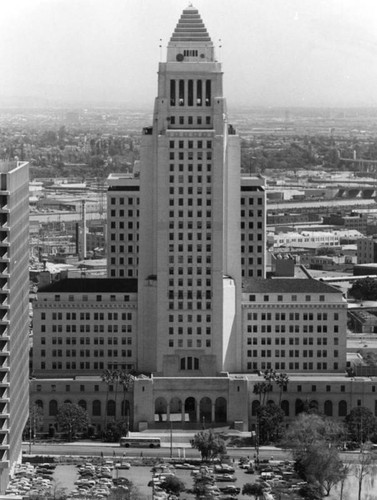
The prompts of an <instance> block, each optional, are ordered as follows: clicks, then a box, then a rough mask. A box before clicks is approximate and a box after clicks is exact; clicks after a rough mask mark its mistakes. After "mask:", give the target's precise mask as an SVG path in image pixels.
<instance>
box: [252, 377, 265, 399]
mask: <svg viewBox="0 0 377 500" xmlns="http://www.w3.org/2000/svg"><path fill="white" fill-rule="evenodd" d="M263 392H264V382H257V383H256V384H255V385H254V387H253V393H254V394H256V395H257V396H259V402H260V403H261V400H262V394H263Z"/></svg>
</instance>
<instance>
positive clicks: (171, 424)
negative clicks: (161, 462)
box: [170, 419, 173, 458]
mask: <svg viewBox="0 0 377 500" xmlns="http://www.w3.org/2000/svg"><path fill="white" fill-rule="evenodd" d="M170 458H173V422H172V421H171V419H170Z"/></svg>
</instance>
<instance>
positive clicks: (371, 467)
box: [352, 445, 377, 500]
mask: <svg viewBox="0 0 377 500" xmlns="http://www.w3.org/2000/svg"><path fill="white" fill-rule="evenodd" d="M376 461H377V457H376V456H375V455H373V454H372V453H370V450H368V448H367V447H366V446H364V445H362V446H361V448H360V453H359V455H358V462H357V463H356V464H355V465H353V466H352V468H353V473H354V475H355V477H356V479H357V482H358V495H357V498H358V500H361V492H362V488H363V481H364V479H365V478H366V477H367V476H369V475H372V474H373V475H374V474H376V470H377V467H376Z"/></svg>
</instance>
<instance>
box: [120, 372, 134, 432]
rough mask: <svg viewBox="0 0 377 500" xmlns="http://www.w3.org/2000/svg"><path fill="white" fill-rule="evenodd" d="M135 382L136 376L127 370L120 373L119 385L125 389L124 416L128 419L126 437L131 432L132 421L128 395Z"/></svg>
mask: <svg viewBox="0 0 377 500" xmlns="http://www.w3.org/2000/svg"><path fill="white" fill-rule="evenodd" d="M134 382H135V376H134V375H133V374H132V373H130V372H128V371H126V370H121V371H120V372H119V384H120V385H121V387H122V389H123V416H124V417H125V419H126V423H127V427H128V428H127V432H126V434H125V435H126V436H127V435H128V432H129V426H130V422H129V419H130V416H129V413H128V410H127V411H126V394H127V392H130V391H131V390H132V388H133V386H134Z"/></svg>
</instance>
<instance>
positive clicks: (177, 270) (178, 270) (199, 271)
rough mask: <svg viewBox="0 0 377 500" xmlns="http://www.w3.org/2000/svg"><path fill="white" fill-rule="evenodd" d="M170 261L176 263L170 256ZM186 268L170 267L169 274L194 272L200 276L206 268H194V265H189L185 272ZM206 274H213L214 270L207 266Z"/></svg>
mask: <svg viewBox="0 0 377 500" xmlns="http://www.w3.org/2000/svg"><path fill="white" fill-rule="evenodd" d="M169 263H171V264H173V263H174V260H173V261H171V260H170V258H169ZM183 271H184V269H183V267H177V268H176V267H169V274H170V275H171V274H178V275H183V274H189V275H192V274H196V275H198V276H201V275H202V274H204V268H202V267H196V268H193V267H187V268H186V269H185V272H183ZM205 274H206V275H207V276H211V274H212V270H211V268H210V267H206V268H205Z"/></svg>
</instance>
